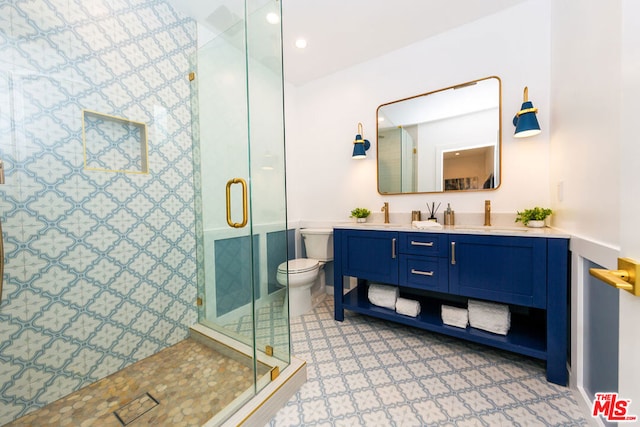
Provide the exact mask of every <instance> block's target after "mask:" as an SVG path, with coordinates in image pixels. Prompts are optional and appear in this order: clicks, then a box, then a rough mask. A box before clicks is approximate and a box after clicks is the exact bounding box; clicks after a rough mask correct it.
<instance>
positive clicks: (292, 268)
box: [276, 228, 333, 317]
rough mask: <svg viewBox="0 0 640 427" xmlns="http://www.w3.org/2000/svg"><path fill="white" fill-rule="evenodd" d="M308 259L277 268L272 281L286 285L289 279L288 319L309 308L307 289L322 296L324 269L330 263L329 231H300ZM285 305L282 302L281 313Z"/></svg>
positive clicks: (331, 245) (297, 259) (306, 229)
mask: <svg viewBox="0 0 640 427" xmlns="http://www.w3.org/2000/svg"><path fill="white" fill-rule="evenodd" d="M300 234H301V235H302V241H303V242H304V246H305V249H306V252H307V257H308V258H296V259H292V260H289V261H288V263H287V262H283V263H282V264H280V265H279V266H278V272H277V275H276V280H277V281H278V283H280V284H281V285H285V286H286V285H287V275H288V276H289V281H288V285H289V293H288V294H289V307H290V311H289V316H290V317H294V316H300V315H301V314H305V313H306V312H308V311H310V310H311V308H312V305H313V304H312V300H311V297H312V296H311V288H312V287H314V288H315V287H316V286H314V285H317V287H318V288H320V290H321V292H323V293H324V287H325V278H324V271H323V268H324V265H325V264H326V263H327V262H328V261H332V260H333V229H331V228H303V229H301V230H300ZM286 304H287V301H286V300H285V310H286Z"/></svg>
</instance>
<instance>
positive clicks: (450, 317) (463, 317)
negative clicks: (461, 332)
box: [442, 304, 469, 328]
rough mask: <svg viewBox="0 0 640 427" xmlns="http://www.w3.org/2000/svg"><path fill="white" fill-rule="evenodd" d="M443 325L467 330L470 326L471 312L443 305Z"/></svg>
mask: <svg viewBox="0 0 640 427" xmlns="http://www.w3.org/2000/svg"><path fill="white" fill-rule="evenodd" d="M442 323H444V324H445V325H449V326H455V327H457V328H466V327H467V325H468V324H469V312H468V311H467V309H466V308H459V307H452V306H450V305H444V304H442Z"/></svg>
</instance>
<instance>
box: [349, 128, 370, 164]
mask: <svg viewBox="0 0 640 427" xmlns="http://www.w3.org/2000/svg"><path fill="white" fill-rule="evenodd" d="M370 147H371V143H370V142H369V140H367V139H363V138H362V123H358V134H357V135H356V139H355V140H354V141H353V155H352V156H351V158H353V159H365V158H366V157H367V150H368V149H369V148H370Z"/></svg>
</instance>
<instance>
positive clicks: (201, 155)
mask: <svg viewBox="0 0 640 427" xmlns="http://www.w3.org/2000/svg"><path fill="white" fill-rule="evenodd" d="M245 6H246V7H247V8H249V9H248V11H247V13H246V14H245V17H244V19H241V20H240V21H239V22H237V23H236V24H234V25H233V26H231V27H230V28H229V29H228V30H226V31H225V32H224V33H223V34H221V35H219V36H217V37H216V38H214V39H213V40H211V41H210V42H208V43H207V44H206V45H204V46H201V47H200V48H199V49H198V52H197V58H194V59H193V62H194V69H197V72H196V75H195V80H194V81H193V82H192V85H191V87H192V109H193V111H194V127H193V128H194V161H195V163H196V168H197V169H198V170H197V172H196V188H197V189H198V191H199V196H198V197H196V204H197V205H196V210H197V211H198V212H199V215H200V217H199V218H198V219H199V220H198V221H197V222H196V223H197V227H198V236H199V239H198V248H197V251H198V266H199V267H198V291H199V292H198V294H199V298H200V300H201V305H200V307H199V323H201V324H203V325H205V326H207V327H209V328H211V329H213V330H215V331H218V332H220V333H222V334H223V335H224V336H226V337H229V338H230V339H231V340H232V342H233V344H232V345H231V347H234V348H236V349H238V350H240V351H241V352H242V353H245V354H247V355H249V353H251V354H250V355H251V357H252V363H253V364H254V373H255V382H254V384H255V390H254V392H257V391H259V390H260V389H261V388H262V387H264V386H265V385H266V384H268V382H269V381H270V380H271V379H272V378H275V376H277V373H278V371H279V370H281V369H283V368H284V367H285V366H286V365H288V363H289V321H288V307H285V306H283V303H284V301H285V293H286V290H287V289H286V287H285V286H283V285H282V284H279V283H278V282H277V279H276V272H277V267H278V265H279V264H281V263H282V262H285V261H286V260H287V254H288V253H289V252H290V253H293V250H292V247H291V249H290V243H289V242H290V241H292V240H291V239H289V232H288V231H287V227H286V200H285V163H284V161H285V159H284V128H283V83H282V82H283V80H282V56H281V43H280V25H279V23H278V24H277V25H274V24H270V23H269V22H268V21H267V20H266V15H267V14H268V13H275V14H277V16H280V6H279V3H278V2H275V1H269V2H264V1H263V2H261V4H249V5H245ZM267 374H269V375H267Z"/></svg>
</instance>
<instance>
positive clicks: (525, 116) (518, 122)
mask: <svg viewBox="0 0 640 427" xmlns="http://www.w3.org/2000/svg"><path fill="white" fill-rule="evenodd" d="M537 113H538V109H537V108H534V107H533V104H532V103H531V101H529V88H527V87H526V86H525V88H524V97H523V100H522V107H520V111H518V112H517V113H516V115H515V117H514V118H513V125H514V126H515V127H516V133H515V134H514V135H513V136H514V137H515V138H526V137H528V136H533V135H537V134H539V133H540V124H538V119H537V118H536V114H537Z"/></svg>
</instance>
